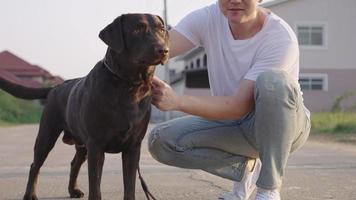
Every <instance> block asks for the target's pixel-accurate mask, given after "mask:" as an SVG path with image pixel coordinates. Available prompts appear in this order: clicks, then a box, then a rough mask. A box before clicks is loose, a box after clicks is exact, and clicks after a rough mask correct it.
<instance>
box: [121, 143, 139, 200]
mask: <svg viewBox="0 0 356 200" xmlns="http://www.w3.org/2000/svg"><path fill="white" fill-rule="evenodd" d="M140 149H141V145H137V146H135V147H133V148H130V149H128V150H126V151H124V152H122V168H123V178H124V191H125V192H124V200H134V199H135V185H136V171H137V167H138V162H139V160H140Z"/></svg>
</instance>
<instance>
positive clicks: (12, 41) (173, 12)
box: [0, 0, 216, 79]
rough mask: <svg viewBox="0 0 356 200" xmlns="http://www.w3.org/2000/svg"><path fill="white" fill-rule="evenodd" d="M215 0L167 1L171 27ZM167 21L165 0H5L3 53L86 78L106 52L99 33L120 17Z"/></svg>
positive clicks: (1, 1)
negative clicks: (140, 15) (153, 16)
mask: <svg viewBox="0 0 356 200" xmlns="http://www.w3.org/2000/svg"><path fill="white" fill-rule="evenodd" d="M215 2H216V0H167V10H168V23H169V24H171V25H173V26H174V25H176V24H177V22H178V21H179V20H180V19H181V18H183V17H184V16H185V15H186V14H188V13H189V12H191V11H193V10H195V9H198V8H200V7H203V6H205V5H210V4H212V3H215ZM126 13H152V14H157V15H160V16H163V0H100V1H99V0H35V1H30V0H0V52H1V51H4V50H8V51H10V52H12V53H14V54H15V55H17V56H19V57H20V58H22V59H24V60H26V61H28V62H29V63H31V64H36V65H39V66H41V67H43V68H45V69H46V70H48V71H49V72H50V73H52V74H53V75H59V76H61V77H62V78H64V79H70V78H76V77H82V76H85V75H87V74H88V73H89V71H90V70H91V69H92V68H93V67H94V65H95V64H96V63H97V62H98V61H99V60H101V59H102V58H103V57H104V55H105V51H106V46H105V44H104V43H103V42H102V41H101V40H100V39H99V37H98V34H99V32H100V30H102V29H103V28H104V27H105V26H106V25H107V24H109V23H111V22H112V21H113V20H114V19H115V18H116V17H117V16H119V15H121V14H126Z"/></svg>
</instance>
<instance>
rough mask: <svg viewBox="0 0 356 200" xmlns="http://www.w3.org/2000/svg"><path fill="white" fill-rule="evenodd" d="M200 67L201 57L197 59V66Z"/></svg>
mask: <svg viewBox="0 0 356 200" xmlns="http://www.w3.org/2000/svg"><path fill="white" fill-rule="evenodd" d="M199 67H200V58H198V59H197V68H199Z"/></svg>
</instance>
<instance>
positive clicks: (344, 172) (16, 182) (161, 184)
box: [0, 125, 356, 200]
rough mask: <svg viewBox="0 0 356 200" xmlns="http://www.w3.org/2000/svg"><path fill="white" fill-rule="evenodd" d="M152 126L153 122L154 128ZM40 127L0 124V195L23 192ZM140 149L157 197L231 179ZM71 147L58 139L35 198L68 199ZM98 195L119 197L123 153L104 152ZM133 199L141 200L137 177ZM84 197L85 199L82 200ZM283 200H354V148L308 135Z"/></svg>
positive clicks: (188, 194) (213, 193)
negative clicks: (169, 161) (170, 162)
mask: <svg viewBox="0 0 356 200" xmlns="http://www.w3.org/2000/svg"><path fill="white" fill-rule="evenodd" d="M152 126H154V125H151V126H150V127H152ZM37 130H38V126H37V125H25V126H16V127H9V128H0V199H1V200H20V199H22V196H23V194H24V191H25V187H26V181H27V176H28V171H29V166H30V164H31V162H32V157H33V150H32V149H33V145H34V141H35V138H36V134H37ZM146 146H147V141H146V140H145V141H144V143H143V147H142V155H141V161H140V165H141V172H142V174H143V176H144V178H145V180H146V182H147V183H148V186H149V188H150V190H151V192H152V193H153V194H154V195H155V196H156V197H157V199H159V200H199V199H200V200H210V199H211V200H214V199H217V196H218V195H219V194H220V193H222V192H225V191H228V190H230V188H231V182H230V181H227V180H224V179H222V178H219V177H216V176H213V175H210V174H208V173H205V172H202V171H199V170H186V169H179V168H175V167H170V166H166V165H162V164H160V163H158V162H156V161H155V160H153V158H152V157H151V156H150V155H149V153H148V152H147V147H146ZM73 155H74V148H73V146H68V145H65V144H63V143H62V142H61V141H60V140H59V141H58V142H57V145H56V146H55V148H54V149H53V151H52V152H51V153H50V155H49V157H48V159H47V160H46V162H45V164H44V166H43V167H42V169H41V174H40V177H39V182H38V190H37V194H38V197H39V199H44V200H66V199H69V198H68V196H69V195H68V193H67V184H68V180H69V175H68V174H69V166H70V164H69V163H70V161H71V159H72V157H73ZM79 184H80V188H81V189H82V190H83V191H84V193H85V194H86V195H87V194H88V176H87V165H86V164H84V165H83V167H82V170H81V173H80V177H79ZM101 189H102V198H103V199H107V200H111V199H122V197H123V195H122V194H123V184H122V170H121V156H120V155H119V154H107V155H106V159H105V165H104V172H103V178H102V185H101ZM136 191H137V192H136V197H137V199H138V200H141V199H142V200H143V199H145V197H144V194H143V191H142V189H141V187H140V184H139V182H138V181H137V186H136ZM86 198H87V196H85V197H84V199H86ZM251 199H253V198H251ZM282 199H286V200H287V199H290V200H309V199H310V200H314V199H320V200H324V199H338V200H356V147H355V146H353V145H346V144H340V143H332V142H328V141H325V140H316V139H313V138H311V139H310V140H309V141H308V142H307V144H306V145H305V146H304V147H303V148H302V149H300V150H299V151H297V152H296V153H294V154H293V155H292V156H291V157H290V160H289V163H288V166H287V170H286V175H285V179H284V185H283V188H282Z"/></svg>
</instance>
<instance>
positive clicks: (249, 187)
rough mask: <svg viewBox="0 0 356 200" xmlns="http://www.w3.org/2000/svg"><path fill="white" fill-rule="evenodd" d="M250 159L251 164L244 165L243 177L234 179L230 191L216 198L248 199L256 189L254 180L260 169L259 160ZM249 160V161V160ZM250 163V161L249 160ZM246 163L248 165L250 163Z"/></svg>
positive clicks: (230, 199) (221, 199) (229, 199)
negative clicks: (238, 179) (237, 180)
mask: <svg viewBox="0 0 356 200" xmlns="http://www.w3.org/2000/svg"><path fill="white" fill-rule="evenodd" d="M251 161H252V166H250V167H249V166H246V169H245V174H244V177H243V178H242V180H241V181H240V182H236V181H234V185H233V189H232V192H227V193H224V194H222V195H221V196H220V197H219V198H218V200H248V199H249V197H250V196H251V194H252V193H253V191H254V190H255V189H256V182H257V179H258V177H259V175H260V171H261V166H262V163H261V160H260V159H256V160H255V162H253V161H254V160H251ZM249 162H250V161H249ZM250 163H251V162H250ZM250 163H248V165H249V164H250Z"/></svg>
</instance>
